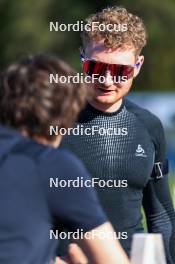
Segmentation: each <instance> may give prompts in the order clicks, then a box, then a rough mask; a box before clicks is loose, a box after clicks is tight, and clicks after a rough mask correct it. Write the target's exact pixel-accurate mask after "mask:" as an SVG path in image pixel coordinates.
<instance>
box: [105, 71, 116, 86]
mask: <svg viewBox="0 0 175 264" xmlns="http://www.w3.org/2000/svg"><path fill="white" fill-rule="evenodd" d="M103 84H104V86H106V87H109V86H111V85H113V84H114V80H113V77H112V75H111V73H110V71H106V73H105V81H104V83H103Z"/></svg>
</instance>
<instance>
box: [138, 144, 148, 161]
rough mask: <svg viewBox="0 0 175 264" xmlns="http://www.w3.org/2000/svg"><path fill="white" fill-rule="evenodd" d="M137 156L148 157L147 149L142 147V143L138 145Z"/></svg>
mask: <svg viewBox="0 0 175 264" xmlns="http://www.w3.org/2000/svg"><path fill="white" fill-rule="evenodd" d="M135 156H137V157H144V158H146V157H147V155H146V154H145V150H144V149H143V148H142V146H141V145H140V144H139V145H138V146H137V149H136V153H135Z"/></svg>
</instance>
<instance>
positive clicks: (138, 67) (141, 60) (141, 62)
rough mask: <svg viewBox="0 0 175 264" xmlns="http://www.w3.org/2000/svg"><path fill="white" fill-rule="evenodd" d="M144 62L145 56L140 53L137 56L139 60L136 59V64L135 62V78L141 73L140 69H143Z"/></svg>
mask: <svg viewBox="0 0 175 264" xmlns="http://www.w3.org/2000/svg"><path fill="white" fill-rule="evenodd" d="M143 63H144V56H143V55H140V56H139V57H138V58H137V61H136V64H135V68H134V78H135V77H136V76H137V75H138V74H139V72H140V69H141V67H142V65H143Z"/></svg>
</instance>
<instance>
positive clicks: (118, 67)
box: [80, 51, 140, 79]
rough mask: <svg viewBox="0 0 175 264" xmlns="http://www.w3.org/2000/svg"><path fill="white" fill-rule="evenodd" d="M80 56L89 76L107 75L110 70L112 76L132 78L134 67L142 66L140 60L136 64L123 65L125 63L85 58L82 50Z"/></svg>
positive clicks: (84, 69)
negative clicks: (111, 62)
mask: <svg viewBox="0 0 175 264" xmlns="http://www.w3.org/2000/svg"><path fill="white" fill-rule="evenodd" d="M80 58H81V61H82V68H83V71H84V72H85V73H86V74H87V75H89V76H93V75H96V76H99V77H100V76H105V75H106V72H107V71H109V72H110V74H111V76H112V77H115V78H116V77H117V78H118V77H120V78H122V77H124V76H125V78H127V79H130V78H132V77H133V75H134V68H135V67H139V66H140V62H137V63H136V64H135V65H133V66H132V65H123V64H110V63H104V62H100V61H96V60H92V59H88V58H85V57H84V55H83V53H82V52H81V51H80Z"/></svg>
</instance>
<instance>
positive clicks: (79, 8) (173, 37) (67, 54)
mask: <svg viewBox="0 0 175 264" xmlns="http://www.w3.org/2000/svg"><path fill="white" fill-rule="evenodd" d="M111 5H122V6H125V7H126V8H128V10H129V11H130V12H132V13H135V14H138V15H140V16H141V17H142V18H143V20H144V21H145V24H146V27H147V30H148V35H149V40H148V45H147V47H146V48H145V49H144V51H143V53H144V55H145V65H144V67H143V72H142V73H141V74H140V76H139V77H138V78H137V79H136V82H135V88H134V89H136V90H151V89H152V90H153V89H154V90H155V89H157V90H167V89H174V87H175V74H174V72H175V64H174V58H175V48H174V43H175V30H174V26H175V12H174V11H175V1H174V0H167V1H160V0H154V1H152V0H135V1H134V2H133V1H129V0H121V1H116V0H115V1H114V0H108V1H106V0H101V1H100V2H99V1H97V0H89V1H86V2H85V1H84V2H82V1H80V0H77V1H76V2H75V1H73V0H64V1H61V2H60V1H58V0H37V1H35V0H30V1H24V0H18V1H12V0H0V16H1V24H0V32H1V42H0V58H1V60H0V68H1V69H2V68H3V67H4V66H5V65H6V64H8V63H10V62H12V61H14V60H17V59H18V58H19V57H21V56H22V55H25V54H28V53H36V52H50V53H56V54H58V55H60V54H61V56H62V57H63V58H65V59H66V60H67V61H68V62H69V63H71V64H72V65H73V66H74V67H75V68H76V69H77V70H80V62H79V51H78V48H79V46H80V44H81V42H80V33H79V32H50V31H49V22H50V21H58V22H60V23H61V22H62V23H75V22H76V21H77V20H83V19H84V18H85V17H86V16H87V15H89V14H90V13H95V12H97V11H98V10H100V9H101V8H104V7H106V6H111Z"/></svg>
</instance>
